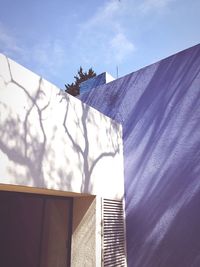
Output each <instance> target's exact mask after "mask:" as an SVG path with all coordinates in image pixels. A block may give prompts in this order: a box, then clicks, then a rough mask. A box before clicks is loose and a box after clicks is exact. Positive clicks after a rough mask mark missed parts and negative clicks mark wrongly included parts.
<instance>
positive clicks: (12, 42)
mask: <svg viewBox="0 0 200 267" xmlns="http://www.w3.org/2000/svg"><path fill="white" fill-rule="evenodd" d="M0 51H1V52H2V53H4V54H6V55H10V56H12V55H13V54H15V53H20V54H21V53H22V52H23V49H22V48H21V47H20V46H19V44H18V42H17V40H16V38H14V37H13V36H12V35H11V33H10V32H9V30H8V29H7V28H6V27H5V26H4V25H3V24H2V23H0Z"/></svg>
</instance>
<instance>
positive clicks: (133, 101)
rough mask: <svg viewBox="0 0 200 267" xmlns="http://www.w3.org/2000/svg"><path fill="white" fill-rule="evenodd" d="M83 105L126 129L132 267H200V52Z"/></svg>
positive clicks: (96, 94)
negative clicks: (87, 105)
mask: <svg viewBox="0 0 200 267" xmlns="http://www.w3.org/2000/svg"><path fill="white" fill-rule="evenodd" d="M82 100H83V101H84V102H86V103H87V104H89V105H91V106H93V107H95V108H96V109H98V110H99V111H101V112H103V113H104V114H106V115H107V116H110V117H111V118H113V119H115V120H116V121H118V122H120V123H122V125H123V141H124V165H125V195H126V222H127V229H126V230H127V255H128V266H130V267H158V266H162V267H169V266H170V267H171V266H175V267H198V266H200V212H199V209H200V45H197V46H194V47H192V48H190V49H187V50H185V51H182V52H180V53H178V54H176V55H173V56H171V57H169V58H166V59H164V60H162V61H160V62H157V63H155V64H153V65H150V66H148V67H145V68H143V69H141V70H139V71H137V72H134V73H132V74H130V75H127V76H125V77H123V78H120V79H118V80H115V81H113V82H111V83H109V84H108V85H103V86H101V87H98V90H96V89H94V90H92V91H91V92H90V93H88V94H84V95H83V96H82Z"/></svg>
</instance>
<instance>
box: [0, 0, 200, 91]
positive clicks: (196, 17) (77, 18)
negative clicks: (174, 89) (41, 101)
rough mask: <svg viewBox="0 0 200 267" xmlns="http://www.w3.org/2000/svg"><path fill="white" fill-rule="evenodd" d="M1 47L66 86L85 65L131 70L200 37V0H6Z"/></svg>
mask: <svg viewBox="0 0 200 267" xmlns="http://www.w3.org/2000/svg"><path fill="white" fill-rule="evenodd" d="M0 6H1V15H0V52H1V53H3V54H5V55H7V56H9V57H10V58H12V59H14V60H15V61H17V62H18V63H20V64H22V65H24V66H25V67H27V68H28V69H30V70H32V71H34V72H36V73H37V74H39V75H41V76H43V77H44V78H45V79H47V80H49V81H51V82H52V83H54V84H56V85H57V86H58V87H59V88H64V84H65V83H71V82H72V81H73V76H74V75H75V74H76V72H77V70H78V68H79V66H80V65H81V66H82V67H83V69H85V70H87V69H88V68H90V67H93V69H94V70H95V71H96V72H97V74H100V73H102V72H104V71H107V72H109V73H110V74H111V75H113V76H114V77H116V66H118V69H119V76H120V77H121V76H123V75H126V74H128V73H130V72H133V71H135V70H138V69H140V68H142V67H144V66H146V65H149V64H151V63H154V62H156V61H158V60H160V59H162V58H165V57H167V56H169V55H171V54H174V53H176V52H178V51H181V50H183V49H186V48H188V47H190V46H193V45H195V44H198V43H200V1H199V0H191V1H189V0H106V1H104V0H101V1H100V0H93V1H92V0H85V1H80V0H79V1H78V0H73V1H70V0H34V1H31V0H15V1H13V0H0Z"/></svg>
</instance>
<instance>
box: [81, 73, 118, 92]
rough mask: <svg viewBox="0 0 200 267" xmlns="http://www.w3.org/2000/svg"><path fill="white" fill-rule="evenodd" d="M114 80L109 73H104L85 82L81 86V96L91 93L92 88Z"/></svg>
mask: <svg viewBox="0 0 200 267" xmlns="http://www.w3.org/2000/svg"><path fill="white" fill-rule="evenodd" d="M113 80H114V78H113V77H112V76H111V75H110V74H109V73H107V72H103V73H101V74H99V75H97V76H95V77H94V78H91V79H89V80H87V81H84V82H82V83H81V84H80V94H83V93H86V92H88V91H90V90H91V89H92V88H94V87H97V86H100V85H102V84H106V83H109V82H111V81H113Z"/></svg>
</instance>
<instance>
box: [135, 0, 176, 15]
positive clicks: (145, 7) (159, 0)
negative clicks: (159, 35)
mask: <svg viewBox="0 0 200 267" xmlns="http://www.w3.org/2000/svg"><path fill="white" fill-rule="evenodd" d="M172 1H173V0H144V1H142V2H141V4H140V5H139V10H140V11H141V12H143V13H145V14H146V13H149V12H152V11H153V12H155V11H157V12H158V11H163V10H165V9H166V8H167V7H168V5H169V4H170V2H172Z"/></svg>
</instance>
